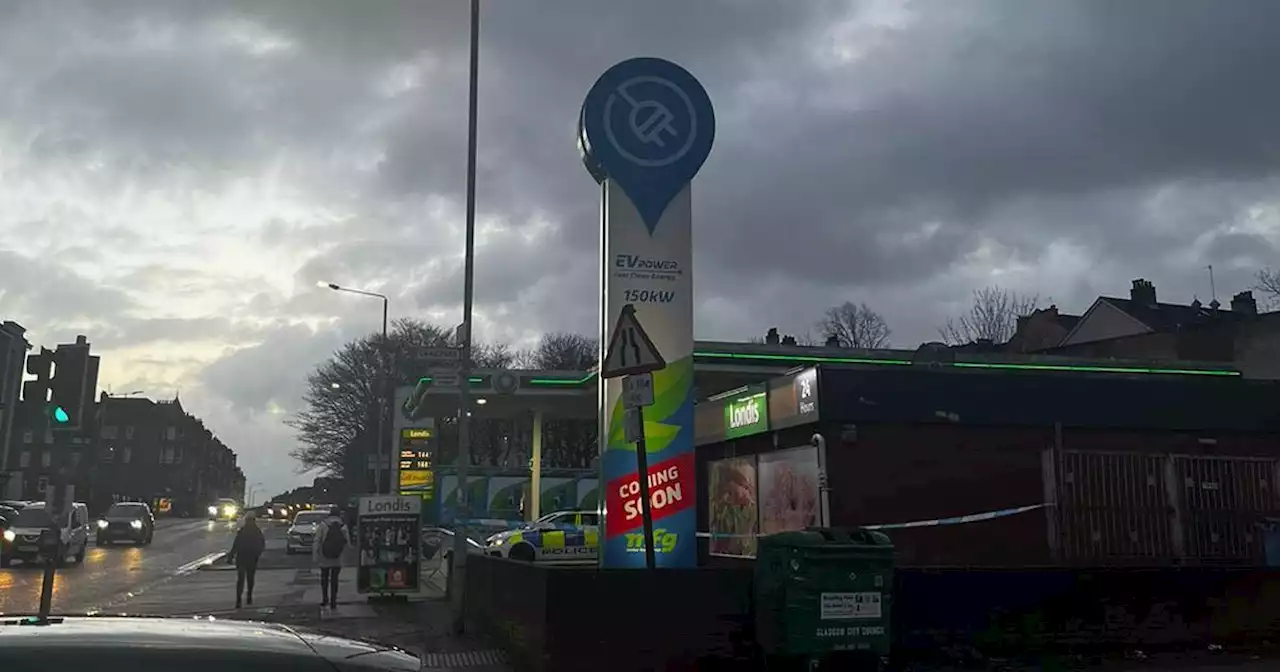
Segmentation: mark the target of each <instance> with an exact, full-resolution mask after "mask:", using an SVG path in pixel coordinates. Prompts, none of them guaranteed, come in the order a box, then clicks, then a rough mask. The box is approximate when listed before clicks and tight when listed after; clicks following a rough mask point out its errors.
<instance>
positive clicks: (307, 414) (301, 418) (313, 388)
mask: <svg viewBox="0 0 1280 672" xmlns="http://www.w3.org/2000/svg"><path fill="white" fill-rule="evenodd" d="M448 341H449V335H448V333H447V331H446V330H444V329H441V328H440V327H437V326H435V325H432V324H427V323H425V322H422V321H420V320H413V319H401V320H396V321H395V322H394V323H393V324H392V325H391V329H390V330H389V332H388V333H387V342H386V343H383V341H382V334H370V335H368V336H365V337H363V338H359V339H356V340H354V341H351V342H349V343H347V344H346V345H344V346H342V348H341V349H339V350H338V351H337V352H336V353H334V354H333V356H332V357H330V358H329V359H328V360H326V361H325V362H323V363H321V364H320V365H319V366H317V367H316V369H315V371H313V372H312V373H311V374H310V375H309V376H307V389H306V391H305V392H303V395H302V400H303V403H304V404H305V407H304V408H303V410H302V411H301V412H299V413H298V414H297V416H295V417H293V418H290V419H289V420H288V421H286V424H288V425H289V426H290V427H292V428H293V429H295V430H296V431H297V433H298V443H299V445H298V447H297V448H295V449H294V450H293V451H292V452H291V453H290V455H291V456H292V457H293V458H294V459H295V460H297V461H298V462H299V463H300V465H301V467H302V469H304V470H311V469H323V470H324V471H325V472H326V473H328V474H334V475H342V474H343V473H344V471H345V470H346V468H347V459H346V458H347V451H348V450H349V449H351V448H352V447H354V446H356V445H359V444H360V443H362V442H371V441H372V440H373V434H375V433H376V432H375V431H374V428H375V427H376V426H377V422H378V413H379V412H381V410H382V408H381V403H380V400H381V390H380V389H379V386H380V385H381V384H382V383H383V382H384V381H385V378H384V377H383V374H382V370H383V365H382V362H384V361H387V360H386V359H384V357H386V356H387V355H390V361H391V362H392V363H393V370H392V372H391V375H392V380H393V381H396V382H398V383H400V384H406V383H407V382H408V381H410V380H411V379H413V378H414V377H415V376H417V375H421V372H416V371H411V370H410V367H411V365H410V362H412V361H413V357H414V354H415V353H416V352H420V351H421V350H422V349H423V348H429V347H439V346H443V345H446V344H447V343H448ZM384 348H385V349H384Z"/></svg>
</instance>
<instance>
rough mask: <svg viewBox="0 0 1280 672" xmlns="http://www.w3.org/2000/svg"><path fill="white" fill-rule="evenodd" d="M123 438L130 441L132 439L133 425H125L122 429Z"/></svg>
mask: <svg viewBox="0 0 1280 672" xmlns="http://www.w3.org/2000/svg"><path fill="white" fill-rule="evenodd" d="M124 438H126V439H132V438H133V425H127V426H126V427H125V428H124Z"/></svg>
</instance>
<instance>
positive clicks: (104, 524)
mask: <svg viewBox="0 0 1280 672" xmlns="http://www.w3.org/2000/svg"><path fill="white" fill-rule="evenodd" d="M98 529H99V530H105V529H107V521H105V520H99V521H98Z"/></svg>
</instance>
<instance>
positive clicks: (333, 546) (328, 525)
mask: <svg viewBox="0 0 1280 672" xmlns="http://www.w3.org/2000/svg"><path fill="white" fill-rule="evenodd" d="M312 543H313V544H314V545H313V546H312V549H311V558H312V561H313V562H315V564H316V566H317V567H319V568H320V593H321V595H320V606H322V607H326V606H327V607H335V608H336V607H337V606H338V572H340V571H342V554H343V553H344V552H345V551H346V550H347V546H348V545H350V544H351V537H350V535H348V534H347V526H346V525H345V524H343V522H342V516H341V512H339V511H338V509H337V508H333V509H330V510H329V517H328V518H325V520H324V522H323V523H320V524H319V525H318V526H316V536H315V541H314V542H312Z"/></svg>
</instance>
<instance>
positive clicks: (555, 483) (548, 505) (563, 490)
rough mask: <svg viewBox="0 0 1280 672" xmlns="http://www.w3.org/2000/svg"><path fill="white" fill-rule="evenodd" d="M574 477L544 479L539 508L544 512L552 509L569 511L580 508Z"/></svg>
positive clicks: (549, 511)
mask: <svg viewBox="0 0 1280 672" xmlns="http://www.w3.org/2000/svg"><path fill="white" fill-rule="evenodd" d="M575 484H576V481H575V480H574V479H572V478H544V479H542V500H541V502H540V506H539V508H540V509H541V511H542V512H543V513H551V512H552V511H569V510H572V509H576V508H578V498H577V496H576V495H577V493H576V489H575V488H574V485H575Z"/></svg>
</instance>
